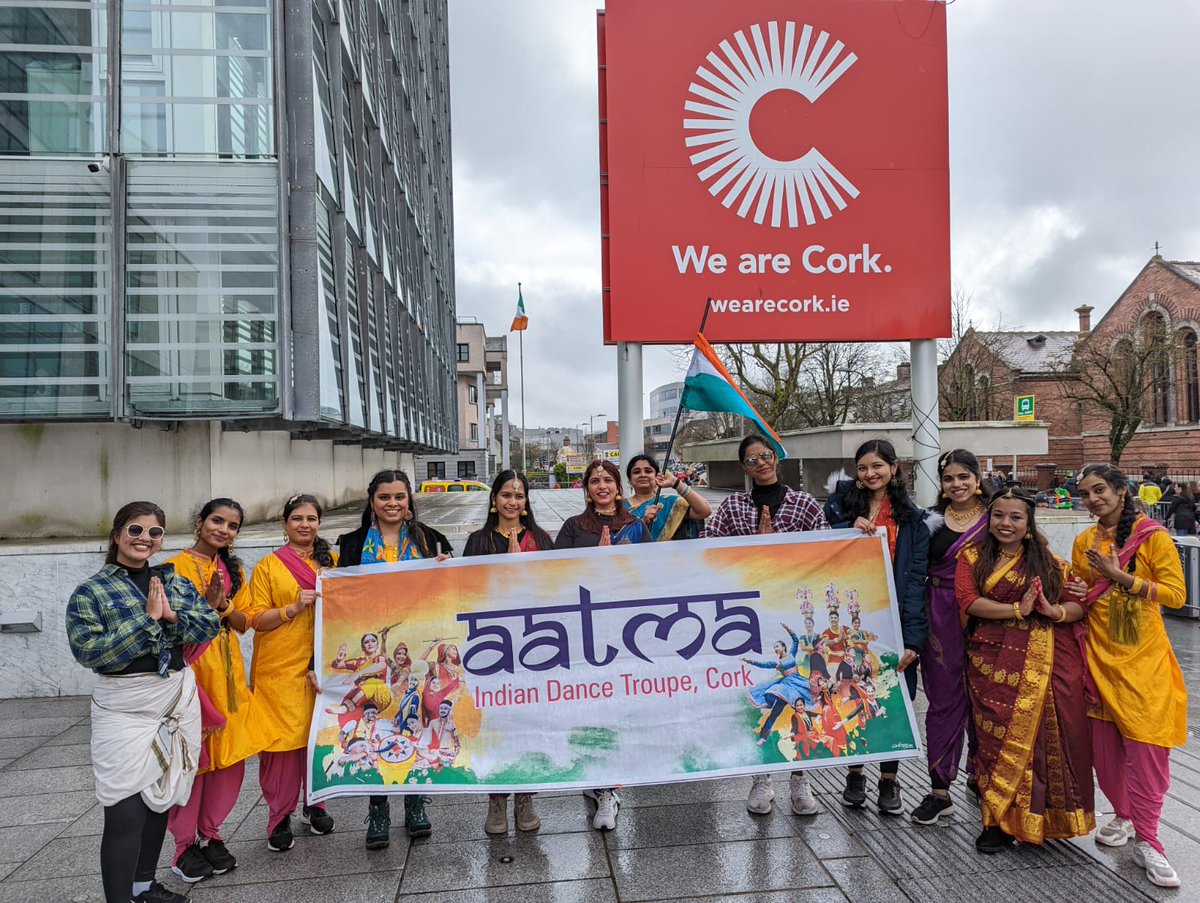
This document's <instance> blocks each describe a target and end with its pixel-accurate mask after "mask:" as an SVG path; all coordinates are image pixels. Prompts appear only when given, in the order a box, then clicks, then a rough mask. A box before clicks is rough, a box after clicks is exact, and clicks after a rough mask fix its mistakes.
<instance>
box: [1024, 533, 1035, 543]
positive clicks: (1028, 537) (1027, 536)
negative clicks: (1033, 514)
mask: <svg viewBox="0 0 1200 903" xmlns="http://www.w3.org/2000/svg"><path fill="white" fill-rule="evenodd" d="M1025 539H1026V541H1028V540H1030V539H1033V534H1032V533H1026V534H1025Z"/></svg>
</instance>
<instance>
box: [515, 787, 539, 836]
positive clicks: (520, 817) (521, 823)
mask: <svg viewBox="0 0 1200 903" xmlns="http://www.w3.org/2000/svg"><path fill="white" fill-rule="evenodd" d="M513 819H514V820H515V821H516V823H517V830H518V831H536V830H537V829H538V828H540V827H541V826H542V820H541V819H540V818H538V814H537V813H536V812H535V811H534V810H533V794H532V793H518V794H516V795H514V796H513Z"/></svg>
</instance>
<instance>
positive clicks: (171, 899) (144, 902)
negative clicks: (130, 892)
mask: <svg viewBox="0 0 1200 903" xmlns="http://www.w3.org/2000/svg"><path fill="white" fill-rule="evenodd" d="M133 903H187V897H185V896H184V895H183V894H177V893H175V891H173V890H171V889H170V888H168V887H163V886H162V885H161V884H159V883H158V882H157V881H151V882H150V889H149V890H146V891H142V892H141V893H140V894H135V895H134V898H133Z"/></svg>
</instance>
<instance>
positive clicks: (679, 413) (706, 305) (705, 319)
mask: <svg viewBox="0 0 1200 903" xmlns="http://www.w3.org/2000/svg"><path fill="white" fill-rule="evenodd" d="M711 304H712V298H706V299H705V300H704V314H703V316H701V317H700V328H699V329H697V330H696V331H697V332H699V333H703V332H704V324H705V323H707V322H708V311H709V306H710V305H711ZM685 401H687V383H686V382H684V384H683V391H682V392H680V393H679V407H678V408H676V409H675V425H674V426H672V427H671V438H670V439H668V440H667V452H666V454H664V455H663V462H662V469H663V470H664V471H665V470H666V469H667V463H668V462H669V461H670V460H671V449H672V448H674V447H675V434H676V433H678V432H679V421H680V419H681V418H682V417H683V408H684V404H683V403H684V402H685ZM661 495H662V487H661V486H660V487H659V488H658V491H657V492H655V493H654V504H656V505H657V504H658V499H659V497H660V496H661Z"/></svg>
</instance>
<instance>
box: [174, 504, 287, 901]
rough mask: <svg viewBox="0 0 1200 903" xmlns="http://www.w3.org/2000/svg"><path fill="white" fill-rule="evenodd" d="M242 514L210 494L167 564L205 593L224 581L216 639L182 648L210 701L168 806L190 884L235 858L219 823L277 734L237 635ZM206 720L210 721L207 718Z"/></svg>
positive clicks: (243, 623)
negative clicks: (182, 793) (195, 760)
mask: <svg viewBox="0 0 1200 903" xmlns="http://www.w3.org/2000/svg"><path fill="white" fill-rule="evenodd" d="M244 517H245V513H244V512H243V511H242V506H241V505H239V504H238V503H237V502H235V501H234V500H233V499H225V498H219V499H213V500H212V501H210V502H208V503H207V504H206V505H205V506H204V507H203V508H201V509H200V513H199V514H198V515H197V516H196V544H195V545H194V546H192V548H190V549H187V550H185V551H183V552H180V553H179V554H178V555H176V556H175V557H174V558H172V559H171V560H170V562H169V564H172V565H174V566H175V573H176V574H178V575H179V576H181V577H183V578H184V579H186V580H189V581H190V582H191V583H192V584H193V585H195V587H196V589H197V590H199V592H200V593H202V594H203V593H204V592H205V591H206V590H207V589H208V587H209V586H210V585H211V584H212V582H213V580H220V581H221V582H222V584H223V586H224V593H223V604H222V606H221V607H219V608H218V609H217V610H218V611H219V612H220V615H221V632H220V634H218V635H217V638H216V639H215V640H212V641H210V642H207V643H204V644H201V645H199V646H189V647H187V648H185V650H184V655H185V658H186V659H187V660H188V661H189V662H190V663H191V667H192V671H193V673H194V674H195V675H196V685H197V687H199V689H200V691H201V693H203V694H204V698H205V700H206V701H207V704H206V705H205V706H204V709H203V714H204V716H205V718H204V720H203V721H202V725H203V727H204V741H203V743H204V746H203V749H202V751H201V760H200V771H199V774H198V775H197V776H196V782H195V784H193V786H192V795H191V797H190V798H189V799H188V801H187V803H185V804H184V805H182V806H176V807H175V808H173V809H172V810H171V816H170V820H169V822H168V827H169V828H170V829H171V835H172V836H173V837H174V838H175V859H174V861H173V863H172V869H171V870H172V871H173V872H175V874H177V875H179V876H180V877H181V878H183V880H184V881H186V882H188V883H189V884H191V883H194V882H196V881H200V880H202V879H204V878H207V877H209V876H210V875H223V874H224V873H225V872H227V871H229V870H230V869H232V868H235V867H236V866H237V860H236V859H234V857H233V855H232V854H231V853H230V852H229V850H228V849H227V848H226V846H225V844H224V842H223V841H222V840H221V825H222V824H223V823H224V821H225V819H226V818H228V817H229V813H230V812H231V811H233V807H234V804H235V803H236V802H237V798H238V793H239V792H240V791H241V789H242V778H243V776H244V774H245V763H246V759H248V758H250V757H251V756H253V755H257V754H258V753H260V752H262V751H263V750H264V749H266V748H267V747H268V746H270V745H271V744H272V743H273V742H274V741H275V740H276V739H277V738H278V737H279V733H280V731H279V726H278V725H277V724H275V722H274V720H273V719H271V717H270V716H269V714H268V713H267V712H265V711H264V709H263V707H262V706H256V705H255V700H254V696H253V694H252V693H251V692H250V690H249V688H248V687H247V686H246V668H245V665H244V664H243V663H242V649H241V646H240V645H239V644H238V634H240V633H244V632H245V631H246V628H247V627H249V619H248V618H247V617H246V614H245V608H246V606H247V604H248V602H249V595H250V594H249V592H248V587H247V585H246V575H245V573H244V572H243V570H242V563H241V562H240V561H239V560H238V559H237V558H236V557H234V555H233V551H232V549H233V541H234V539H236V538H237V534H238V531H239V530H240V529H241V526H242V520H243V519H244ZM210 719H211V722H212V723H209V720H210Z"/></svg>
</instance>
